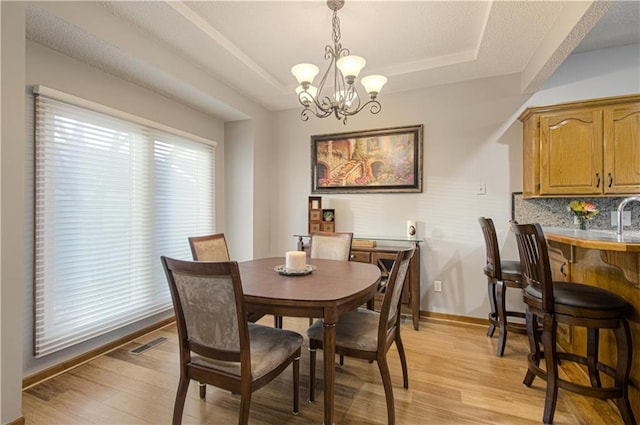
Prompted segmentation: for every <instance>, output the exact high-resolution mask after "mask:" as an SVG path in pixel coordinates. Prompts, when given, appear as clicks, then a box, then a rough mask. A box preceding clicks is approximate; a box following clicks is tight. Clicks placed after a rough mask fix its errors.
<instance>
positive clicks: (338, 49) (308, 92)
mask: <svg viewBox="0 0 640 425" xmlns="http://www.w3.org/2000/svg"><path fill="white" fill-rule="evenodd" d="M343 5H344V0H327V6H328V7H329V9H331V10H333V19H332V24H333V30H332V38H333V45H329V44H328V45H326V46H325V48H324V58H325V59H326V60H328V61H329V66H328V67H327V70H326V71H325V72H324V74H323V75H322V78H321V80H320V83H319V84H318V86H317V87H316V86H313V85H312V84H313V80H314V79H315V77H316V76H317V75H318V73H319V72H320V69H319V68H318V67H317V66H315V65H313V64H310V63H300V64H298V65H295V66H294V67H293V68H291V73H292V74H293V75H294V76H295V77H296V79H297V80H298V84H300V85H299V86H298V87H297V88H296V93H297V95H298V101H299V102H300V104H301V105H302V106H303V109H302V112H301V113H300V117H301V118H302V120H303V121H307V120H308V119H309V116H310V115H311V114H313V115H315V116H316V117H318V118H326V117H328V116H331V115H334V116H335V117H336V118H337V119H339V120H342V122H343V123H345V124H346V122H347V117H349V116H352V115H355V114H357V113H358V112H360V111H361V110H363V109H364V108H367V107H368V108H369V110H370V111H371V113H372V114H377V113H378V112H380V110H381V109H382V106H381V105H380V102H378V100H377V99H376V98H377V97H378V94H379V93H380V90H382V86H384V84H385V83H386V82H387V78H386V77H384V76H382V75H369V76H366V77H364V78H362V79H361V80H360V83H361V84H362V86H363V87H364V89H365V91H366V92H367V94H368V95H369V98H368V99H366V98H365V99H362V98H361V97H360V95H359V94H358V90H357V88H356V86H355V81H356V78H358V75H360V71H362V69H363V68H364V66H365V65H366V63H367V62H366V61H365V60H364V58H362V57H360V56H355V55H352V54H351V53H350V52H349V49H346V48H344V47H342V44H341V43H340V20H339V19H338V10H340V9H341V8H342V6H343ZM332 79H333V81H332ZM331 84H333V87H332V90H331V91H332V93H327V92H329V88H330V87H331Z"/></svg>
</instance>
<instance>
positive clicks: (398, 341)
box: [395, 328, 409, 388]
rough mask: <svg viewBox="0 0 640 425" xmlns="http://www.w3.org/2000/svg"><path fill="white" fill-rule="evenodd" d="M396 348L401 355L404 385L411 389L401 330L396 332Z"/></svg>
mask: <svg viewBox="0 0 640 425" xmlns="http://www.w3.org/2000/svg"><path fill="white" fill-rule="evenodd" d="M395 341H396V347H398V355H400V364H401V365H402V385H403V386H404V388H409V372H408V370H407V357H406V356H405V354H404V345H403V344H402V338H400V328H398V330H397V331H396V339H395Z"/></svg>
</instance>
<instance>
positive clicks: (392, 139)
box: [311, 124, 423, 193]
mask: <svg viewBox="0 0 640 425" xmlns="http://www.w3.org/2000/svg"><path fill="white" fill-rule="evenodd" d="M422 133H423V125H422V124H420V125H414V126H409V127H394V128H384V129H379V130H367V131H357V132H351V133H334V134H323V135H315V136H311V192H312V193H389V192H422Z"/></svg>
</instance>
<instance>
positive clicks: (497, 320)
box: [478, 217, 526, 357]
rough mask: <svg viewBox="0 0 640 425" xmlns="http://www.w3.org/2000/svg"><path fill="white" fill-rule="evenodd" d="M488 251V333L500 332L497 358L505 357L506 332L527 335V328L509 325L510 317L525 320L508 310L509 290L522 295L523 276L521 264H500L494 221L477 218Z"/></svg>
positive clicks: (486, 272)
mask: <svg viewBox="0 0 640 425" xmlns="http://www.w3.org/2000/svg"><path fill="white" fill-rule="evenodd" d="M478 222H479V223H480V227H481V228H482V234H483V235H484V242H485V247H486V251H487V263H486V265H485V267H484V269H483V270H484V274H485V275H486V276H487V287H488V290H489V304H490V305H491V312H490V313H489V330H488V331H487V336H489V337H492V336H493V333H494V332H495V330H496V327H498V328H499V330H500V336H499V338H498V352H497V354H498V357H502V355H503V354H504V347H505V345H506V344H507V331H508V330H512V331H515V332H519V333H524V332H525V331H526V328H525V326H524V324H521V323H509V321H508V318H509V317H519V318H521V319H524V317H525V314H524V312H520V311H510V310H507V307H506V294H507V288H518V289H519V290H521V291H522V289H523V288H524V285H523V283H522V275H521V273H520V261H517V260H501V259H500V249H499V248H498V237H497V236H496V228H495V226H494V225H493V220H492V219H490V218H485V217H480V218H478Z"/></svg>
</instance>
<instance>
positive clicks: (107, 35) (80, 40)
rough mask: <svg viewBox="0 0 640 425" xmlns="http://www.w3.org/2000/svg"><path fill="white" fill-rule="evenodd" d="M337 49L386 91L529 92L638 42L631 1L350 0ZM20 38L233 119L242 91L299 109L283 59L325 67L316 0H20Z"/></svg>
mask: <svg viewBox="0 0 640 425" xmlns="http://www.w3.org/2000/svg"><path fill="white" fill-rule="evenodd" d="M338 16H339V18H340V22H341V32H342V40H341V41H342V43H343V45H344V47H347V48H349V49H350V50H351V52H352V53H353V54H358V55H360V56H363V57H365V58H366V59H367V66H366V67H365V69H364V71H363V73H362V75H367V74H372V73H380V74H384V75H386V76H387V77H388V78H389V82H388V84H387V85H386V86H385V88H384V90H383V93H382V95H384V94H385V93H393V92H401V91H409V90H414V89H416V88H421V87H429V86H435V85H441V84H448V83H456V82H460V81H465V80H471V79H477V78H483V77H490V76H499V75H506V74H513V73H519V74H520V75H521V86H522V91H523V92H531V91H535V90H536V89H537V88H539V86H540V85H541V84H542V83H543V82H544V81H545V80H546V78H548V76H549V75H551V74H552V73H553V71H555V69H557V67H558V66H559V65H560V64H561V63H562V61H564V60H565V59H566V57H567V56H568V55H569V54H570V53H571V52H573V51H574V50H575V51H588V50H592V49H599V48H605V47H612V46H620V45H625V44H634V43H640V2H637V1H616V2H613V3H611V2H604V1H598V2H591V1H586V2H582V1H577V2H576V1H493V2H492V1H408V2H405V1H356V0H347V2H346V4H345V6H344V7H343V8H342V9H341V10H340V11H339V12H338ZM27 38H28V39H30V40H32V41H34V42H37V43H39V44H42V45H44V46H47V47H49V48H51V49H54V50H56V51H58V52H60V53H63V54H65V55H68V56H71V57H73V58H75V59H77V60H80V61H82V62H85V63H87V64H90V65H92V66H96V67H98V68H100V69H103V70H104V71H106V72H109V73H111V74H114V75H116V76H119V77H120V78H124V79H126V80H128V81H130V82H133V83H135V84H138V85H141V86H143V87H146V88H149V89H152V90H154V91H157V92H160V93H162V94H164V95H165V96H167V97H169V98H173V99H176V100H178V101H180V102H182V103H186V104H188V105H189V106H191V107H193V108H195V109H198V110H202V111H204V112H207V113H213V114H216V115H219V116H221V117H222V118H223V119H227V120H233V119H242V118H244V117H245V115H244V114H243V113H242V112H240V111H241V110H242V105H238V104H235V105H230V102H228V101H227V99H231V98H233V96H232V94H231V93H232V92H233V93H236V97H237V93H241V94H242V95H243V96H244V97H245V98H246V99H247V100H250V101H253V102H255V103H258V104H260V105H262V106H263V107H265V108H266V109H268V110H282V109H288V108H295V107H297V99H296V96H295V94H294V90H295V86H296V82H295V79H294V78H293V76H292V75H291V73H290V68H291V66H293V65H295V64H296V63H299V62H312V63H315V64H316V65H318V66H319V67H320V68H321V70H323V69H324V68H326V65H325V60H324V58H323V52H324V50H323V49H324V46H325V45H326V44H328V43H329V42H330V41H331V11H330V10H329V9H328V8H327V6H326V3H325V1H312V0H309V1H297V2H292V1H257V2H253V1H200V2H180V1H168V2H164V1H139V2H126V1H115V2H90V1H89V2H28V3H27Z"/></svg>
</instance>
